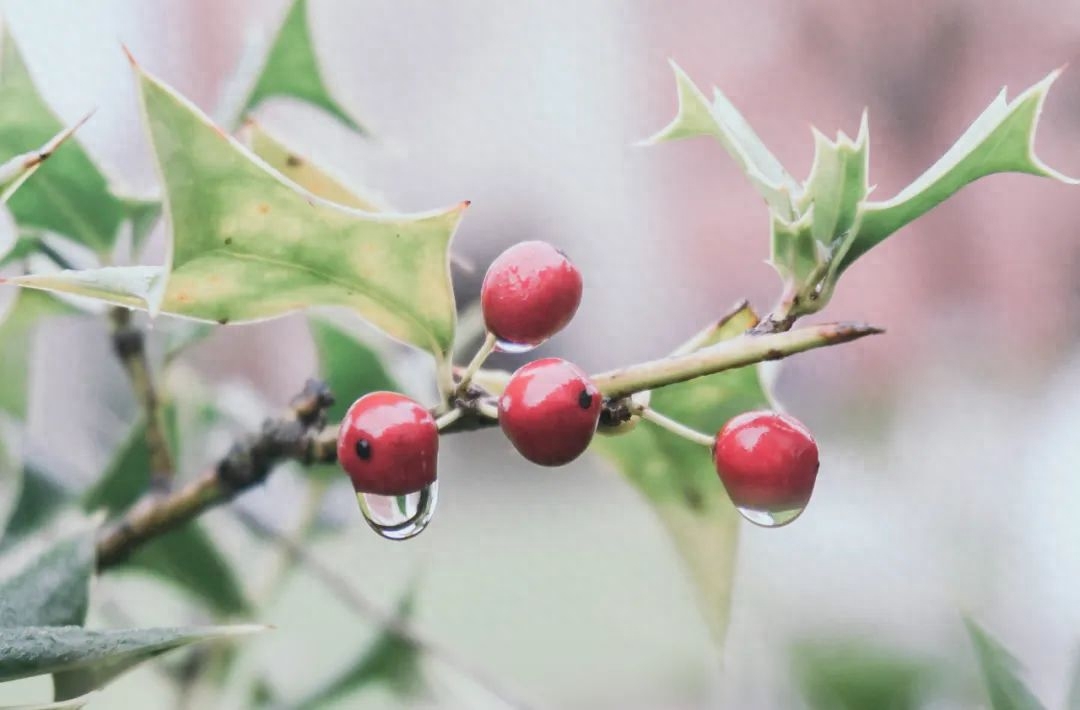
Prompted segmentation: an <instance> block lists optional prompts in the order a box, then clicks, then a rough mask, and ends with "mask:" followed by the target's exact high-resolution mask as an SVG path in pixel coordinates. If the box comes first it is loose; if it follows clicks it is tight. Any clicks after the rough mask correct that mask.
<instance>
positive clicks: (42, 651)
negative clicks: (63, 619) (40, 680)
mask: <svg viewBox="0 0 1080 710" xmlns="http://www.w3.org/2000/svg"><path fill="white" fill-rule="evenodd" d="M265 628H266V627H264V626H211V627H195V628H189V629H175V628H161V629H131V630H119V631H90V630H87V629H83V628H81V627H78V626H48V627H45V626H32V627H24V628H18V629H0V648H3V649H4V653H2V654H0V682H2V681H8V680H16V679H18V678H29V677H30V676H35V675H43V674H45V673H52V674H53V682H54V685H55V687H56V699H57V700H67V699H69V698H76V697H79V696H80V695H84V694H85V693H87V692H88V691H91V690H94V689H96V688H100V687H101V686H103V685H105V684H106V683H108V682H109V681H110V680H112V679H113V678H115V677H116V676H118V675H120V674H121V673H123V672H124V671H127V670H128V669H130V668H132V667H134V666H136V665H138V664H140V663H142V662H144V661H147V660H149V659H151V658H154V657H155V656H159V655H161V654H162V653H165V652H166V651H171V650H173V649H174V648H180V647H181V646H186V645H188V644H192V643H199V642H202V641H212V640H215V639H222V638H228V637H232V636H239V635H242V634H249V633H253V632H256V631H262V630H264V629H265Z"/></svg>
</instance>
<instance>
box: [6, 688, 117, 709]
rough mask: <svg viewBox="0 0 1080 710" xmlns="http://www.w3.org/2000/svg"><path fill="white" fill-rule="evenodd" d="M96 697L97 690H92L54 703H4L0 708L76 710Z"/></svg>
mask: <svg viewBox="0 0 1080 710" xmlns="http://www.w3.org/2000/svg"><path fill="white" fill-rule="evenodd" d="M97 697H98V692H97V691H94V692H91V693H87V694H86V695H80V696H79V697H77V698H71V699H70V700H58V701H56V702H55V703H35V704H33V705H5V706H3V707H0V710H78V708H81V707H84V706H85V705H87V704H88V703H89V702H90V701H91V700H94V699H95V698H97Z"/></svg>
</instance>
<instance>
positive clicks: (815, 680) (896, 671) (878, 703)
mask: <svg viewBox="0 0 1080 710" xmlns="http://www.w3.org/2000/svg"><path fill="white" fill-rule="evenodd" d="M793 665H794V670H795V677H796V682H797V683H798V685H799V689H800V691H801V693H802V696H803V699H804V700H805V701H806V704H807V705H808V706H809V707H810V708H812V709H813V710H915V709H916V708H921V707H923V695H924V693H925V691H926V687H927V686H928V685H929V684H930V683H931V682H932V681H933V680H934V679H935V676H936V673H935V670H934V667H933V666H931V665H930V664H929V663H927V662H925V661H921V660H915V659H912V658H909V657H906V656H902V655H900V654H898V653H896V652H892V651H884V650H882V649H878V648H875V647H872V646H867V645H864V644H849V643H845V644H838V645H831V644H830V645H825V644H820V643H818V644H814V645H812V646H800V647H798V648H796V650H795V653H794V658H793Z"/></svg>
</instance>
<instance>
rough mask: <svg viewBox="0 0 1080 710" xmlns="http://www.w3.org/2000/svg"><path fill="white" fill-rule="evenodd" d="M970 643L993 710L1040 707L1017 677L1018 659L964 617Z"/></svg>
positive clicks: (1039, 709) (1041, 709)
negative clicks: (973, 648)
mask: <svg viewBox="0 0 1080 710" xmlns="http://www.w3.org/2000/svg"><path fill="white" fill-rule="evenodd" d="M964 625H965V626H966V627H967V632H968V636H970V637H971V645H972V646H974V647H975V656H976V658H977V659H978V661H979V667H980V668H981V669H982V674H983V680H984V681H985V683H986V693H987V695H988V696H989V697H990V707H992V708H993V710H1043V705H1042V703H1040V702H1039V700H1038V698H1036V697H1035V696H1034V695H1033V694H1032V692H1031V691H1030V690H1028V688H1027V686H1026V685H1024V682H1023V681H1022V680H1021V679H1020V671H1021V669H1020V663H1019V662H1018V661H1017V660H1016V659H1015V658H1013V657H1012V655H1010V654H1009V652H1008V651H1006V650H1005V649H1004V647H1002V645H1001V644H1000V643H998V642H997V640H996V639H994V638H993V637H992V636H990V634H988V633H986V631H985V630H983V629H982V627H980V626H979V625H978V624H976V623H975V622H974V621H972V620H971V619H967V618H965V619H964Z"/></svg>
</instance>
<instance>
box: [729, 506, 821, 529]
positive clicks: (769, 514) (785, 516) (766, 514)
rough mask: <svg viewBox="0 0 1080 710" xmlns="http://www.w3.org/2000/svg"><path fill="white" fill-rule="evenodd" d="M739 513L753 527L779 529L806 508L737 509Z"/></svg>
mask: <svg viewBox="0 0 1080 710" xmlns="http://www.w3.org/2000/svg"><path fill="white" fill-rule="evenodd" d="M738 510H739V513H740V514H741V515H742V516H743V517H744V518H746V519H747V520H749V521H750V522H751V523H753V524H754V525H758V526H760V527H763V528H779V527H782V526H784V525H787V524H788V523H790V522H792V521H794V520H795V518H797V517H799V516H800V515H802V512H803V511H804V510H806V506H802V507H799V508H788V509H786V510H762V509H760V508H739V509H738Z"/></svg>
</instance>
